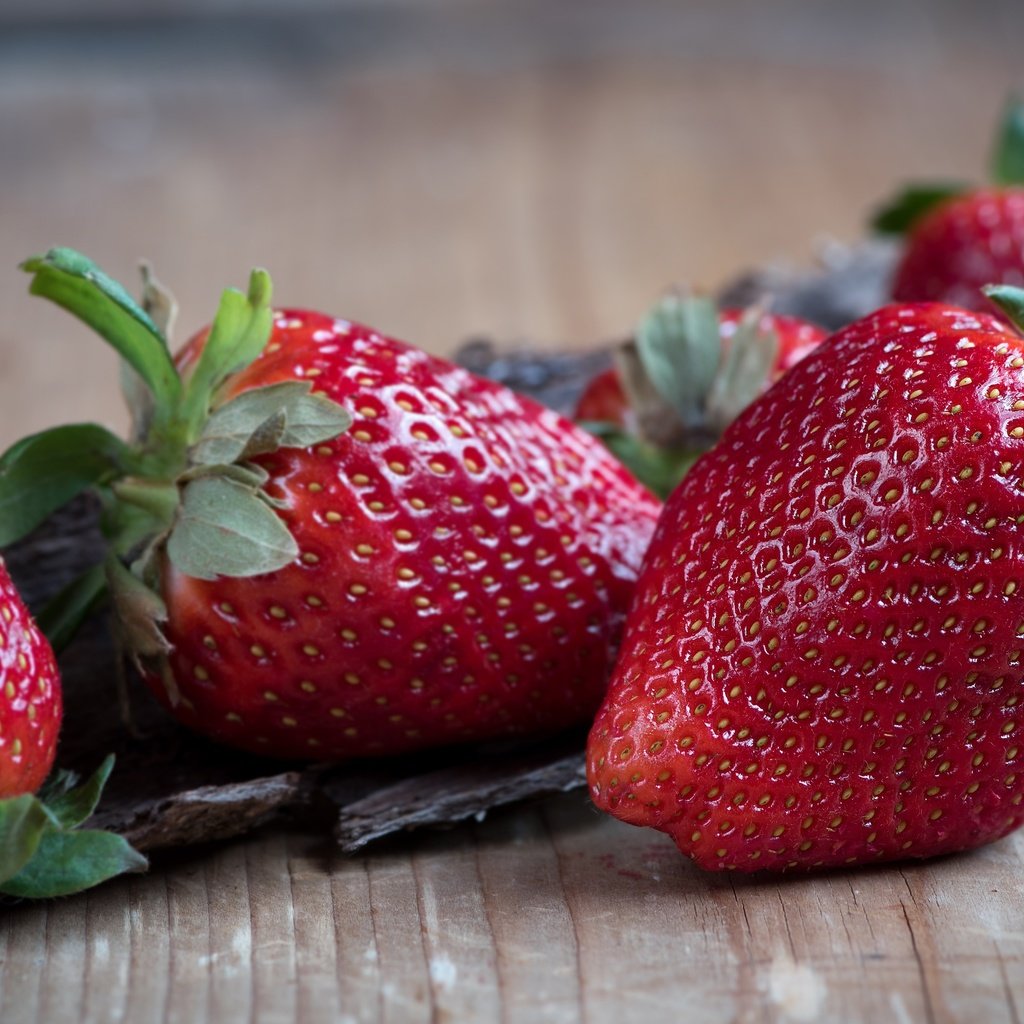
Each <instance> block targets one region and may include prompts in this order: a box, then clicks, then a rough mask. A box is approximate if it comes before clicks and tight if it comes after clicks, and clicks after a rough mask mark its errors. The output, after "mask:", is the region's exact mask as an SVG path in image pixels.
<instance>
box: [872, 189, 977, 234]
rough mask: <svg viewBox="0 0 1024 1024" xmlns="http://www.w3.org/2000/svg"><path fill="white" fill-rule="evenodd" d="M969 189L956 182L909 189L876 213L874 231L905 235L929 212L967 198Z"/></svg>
mask: <svg viewBox="0 0 1024 1024" xmlns="http://www.w3.org/2000/svg"><path fill="white" fill-rule="evenodd" d="M968 188H969V186H968V185H963V184H957V183H955V182H935V183H934V184H928V185H908V186H907V187H906V188H905V189H903V191H902V192H900V193H899V194H898V195H897V196H895V197H894V198H893V199H891V200H890V201H889V202H888V203H886V204H885V205H884V206H882V207H881V208H880V209H878V210H877V211H876V212H875V215H874V216H873V217H872V219H871V227H872V228H873V229H874V230H875V231H877V232H878V233H879V234H882V235H905V234H906V233H907V232H908V231H909V230H910V229H911V228H912V227H913V226H914V225H915V224H916V223H917V222H918V221H919V220H920V219H921V218H922V217H923V216H924V215H925V214H926V213H928V211H929V210H931V209H933V208H934V207H936V206H938V204H939V203H941V202H944V201H945V200H947V199H953V198H955V197H956V196H959V195H963V193H964V192H966V191H967V190H968Z"/></svg>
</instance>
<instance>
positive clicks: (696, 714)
mask: <svg viewBox="0 0 1024 1024" xmlns="http://www.w3.org/2000/svg"><path fill="white" fill-rule="evenodd" d="M992 294H993V296H994V297H995V298H996V299H997V300H998V301H999V302H1000V303H1001V305H1002V306H1003V308H1004V309H1005V310H1006V311H1007V312H1008V315H1009V316H1012V317H1013V318H1014V319H1015V320H1016V322H1017V323H1024V292H1020V291H1017V290H1015V289H1010V288H1002V289H994V290H992ZM1022 368H1024V341H1022V339H1021V337H1020V336H1019V335H1018V334H1017V333H1016V332H1015V331H1014V330H1013V329H1011V327H1009V326H1008V325H1005V324H1003V323H1001V322H1000V321H999V320H997V319H996V318H994V317H991V316H987V315H983V314H974V313H970V312H967V311H964V310H960V309H955V308H951V307H947V306H943V305H937V304H927V305H916V306H915V305H910V306H898V305H897V306H889V307H886V308H884V309H882V310H880V311H879V312H877V313H874V314H873V315H871V316H868V317H866V318H865V319H863V320H860V321H858V322H856V323H855V324H853V325H851V326H849V327H847V328H845V329H844V330H842V331H840V332H838V333H837V334H836V335H834V336H833V337H832V338H831V339H829V340H828V341H827V342H826V343H824V344H823V345H822V346H820V347H819V348H818V350H817V351H816V352H815V353H813V354H812V355H811V356H809V357H808V358H807V359H806V360H804V361H803V362H802V363H801V364H800V365H799V366H797V367H795V368H794V369H793V370H792V371H790V373H789V374H787V376H786V377H785V379H784V380H783V381H781V382H780V383H779V384H778V385H776V387H774V388H773V389H772V390H770V391H769V392H768V393H767V394H765V395H764V396H763V397H762V398H760V399H759V400H758V401H756V402H755V403H754V404H753V405H751V406H750V407H749V408H748V409H747V410H746V411H745V412H744V413H743V414H742V415H741V416H740V417H739V418H738V419H737V420H736V421H735V422H734V423H733V424H732V426H731V427H730V428H729V429H728V430H727V431H726V433H725V435H724V436H723V438H722V440H721V442H720V443H719V444H718V446H717V447H716V448H714V449H713V450H712V451H711V452H709V453H708V454H706V455H705V456H704V457H703V458H701V459H700V460H699V461H698V463H697V464H696V465H695V466H694V468H693V469H692V470H691V472H690V473H689V475H688V476H687V477H686V479H685V480H684V482H683V484H682V485H681V486H680V487H679V489H678V490H677V491H676V492H675V493H674V494H673V495H672V496H671V497H670V499H669V501H668V503H667V504H666V506H665V509H664V512H663V515H662V517H661V520H660V522H659V526H658V529H657V531H656V533H655V536H654V538H653V540H652V543H651V546H650V549H649V550H648V553H647V556H646V558H645V562H644V568H643V570H642V572H641V576H640V580H639V582H638V585H637V593H636V597H635V599H634V604H633V607H632V610H631V613H630V617H629V619H628V621H627V626H626V631H625V635H624V638H623V644H622V649H621V653H620V656H619V660H618V663H617V665H616V668H615V671H614V674H613V679H612V682H611V684H610V688H609V692H608V695H607V698H606V700H605V703H604V705H603V706H602V708H601V710H600V711H599V713H598V715H597V718H596V721H595V723H594V726H593V729H592V731H591V734H590V738H589V743H588V775H589V783H590V787H591V793H592V796H593V799H594V801H595V802H596V804H597V805H598V806H599V807H600V808H602V809H604V810H607V811H609V812H611V813H613V814H615V815H616V816H618V817H620V818H622V819H623V820H625V821H628V822H631V823H633V824H637V825H649V826H652V827H654V828H657V829H660V830H662V831H664V832H667V833H668V834H669V835H671V836H672V838H673V839H674V840H675V842H676V843H677V844H678V846H679V847H680V849H681V850H682V851H683V852H684V853H685V854H687V855H688V856H690V857H692V858H693V859H694V860H695V861H696V862H697V863H698V864H699V865H700V866H702V867H704V868H708V869H738V870H741V871H753V870H757V869H773V870H779V869H786V868H813V867H821V866H828V865H838V864H854V863H864V862H876V861H882V860H888V859H894V858H903V857H927V856H931V855H935V854H941V853H947V852H951V851H955V850H963V849H968V848H971V847H975V846H978V845H980V844H982V843H987V842H990V841H992V840H995V839H998V838H999V837H1000V836H1003V835H1005V834H1006V833H1008V832H1010V831H1011V830H1012V829H1014V828H1016V827H1017V826H1018V825H1020V824H1021V823H1022V822H1024V807H1022V801H1024V743H1022V739H1024V725H1022V718H1021V705H1020V700H1021V696H1022V692H1021V683H1022V669H1021V658H1022V649H1024V643H1022V636H1024V602H1022V594H1024V591H1022V589H1021V586H1022V582H1024V543H1022V539H1021V526H1022V523H1024V502H1022V497H1021V492H1022V490H1024V372H1022Z"/></svg>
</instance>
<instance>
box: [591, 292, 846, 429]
mask: <svg viewBox="0 0 1024 1024" xmlns="http://www.w3.org/2000/svg"><path fill="white" fill-rule="evenodd" d="M744 315H745V310H742V309H723V310H722V311H721V312H720V313H719V321H720V325H721V333H722V341H723V343H728V339H729V338H731V337H732V336H733V334H735V332H736V328H737V326H738V325H739V322H740V320H742V319H743V316H744ZM760 327H761V330H762V331H765V332H773V333H775V334H776V335H777V337H778V339H779V353H778V356H777V357H776V359H775V366H774V368H773V370H772V375H771V379H770V380H768V381H766V382H765V387H766V388H767V387H768V386H769V385H770V384H772V383H774V382H775V381H777V380H778V379H779V377H781V376H782V375H783V374H784V373H785V372H786V371H787V370H789V369H791V368H792V367H793V366H795V365H796V364H797V363H798V362H799V361H800V360H801V359H803V358H804V356H806V355H808V354H809V353H810V352H812V351H813V350H814V349H815V348H816V347H817V346H818V345H820V344H821V342H823V341H824V340H825V338H827V337H828V332H827V331H825V330H823V329H822V328H821V327H819V326H818V325H817V324H812V323H810V322H809V321H807V320H801V319H799V318H798V317H794V316H783V315H780V314H775V313H765V314H763V316H762V317H761V320H760ZM573 418H574V419H576V420H578V421H579V422H581V423H582V422H588V421H590V422H603V423H613V424H614V425H615V426H617V427H622V428H624V429H626V430H634V429H635V426H636V424H635V419H636V418H635V416H634V414H633V412H632V410H631V409H630V407H629V399H628V398H627V397H626V393H625V391H624V390H623V388H622V382H621V381H620V379H619V375H618V372H617V371H616V370H615V369H610V370H604V371H603V372H602V373H599V374H597V375H596V376H594V377H593V378H592V379H591V380H590V382H589V383H588V384H587V386H586V388H585V389H584V391H583V394H582V395H580V399H579V401H578V403H577V404H576V411H575V412H574V413H573Z"/></svg>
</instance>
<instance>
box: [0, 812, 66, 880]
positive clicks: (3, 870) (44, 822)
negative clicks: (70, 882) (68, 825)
mask: <svg viewBox="0 0 1024 1024" xmlns="http://www.w3.org/2000/svg"><path fill="white" fill-rule="evenodd" d="M52 827H53V819H52V818H51V817H50V815H49V814H47V812H46V808H45V807H43V805H42V804H41V803H40V802H39V801H38V800H37V799H36V798H35V797H34V796H32V794H31V793H26V794H25V795H24V796H16V797H11V798H9V799H7V800H0V885H2V883H4V882H6V881H7V880H8V879H9V878H13V877H14V876H15V875H17V874H18V872H19V871H21V869H22V868H23V867H24V866H25V865H26V864H27V863H28V862H29V860H30V859H31V858H32V856H33V855H34V854H35V852H36V850H37V849H38V848H39V843H40V841H41V840H42V838H43V833H44V832H46V830H47V829H48V828H52Z"/></svg>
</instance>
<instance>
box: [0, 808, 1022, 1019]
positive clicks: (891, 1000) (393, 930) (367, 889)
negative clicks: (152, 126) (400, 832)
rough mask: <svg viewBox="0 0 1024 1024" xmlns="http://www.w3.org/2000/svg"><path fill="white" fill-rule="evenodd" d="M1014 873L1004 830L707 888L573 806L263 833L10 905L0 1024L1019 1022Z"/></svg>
mask: <svg viewBox="0 0 1024 1024" xmlns="http://www.w3.org/2000/svg"><path fill="white" fill-rule="evenodd" d="M1022 877H1024V837H1020V836H1018V837H1015V838H1012V839H1009V840H1006V841H1004V842H1002V843H1000V844H997V845H996V846H993V847H991V848H989V849H987V850H982V851H978V852H976V853H973V854H968V855H964V856H960V857H950V858H946V859H945V860H942V861H937V862H933V863H927V864H916V865H915V864H908V865H902V866H900V865H897V866H889V867H880V868H877V869H873V870H862V871H845V872H840V873H831V874H821V875H816V876H810V877H801V876H794V877H791V878H789V877H787V878H782V879H776V878H746V877H742V876H735V875H707V874H704V873H702V872H700V871H698V870H697V869H695V868H694V867H693V866H692V865H690V863H689V862H688V861H686V860H685V859H684V858H683V857H681V856H680V855H679V854H678V852H677V851H676V850H675V847H674V846H673V845H672V844H671V843H670V842H669V841H668V840H667V839H666V838H665V837H664V836H660V835H658V834H657V833H654V832H651V831H649V830H642V829H634V828H630V827H629V826H626V825H623V824H621V823H619V822H615V821H612V820H611V819H607V818H603V817H601V816H600V815H598V814H597V812H595V811H594V810H593V809H592V808H591V807H590V806H589V805H588V804H587V803H586V801H585V799H584V797H583V795H582V794H579V793H576V794H566V795H564V796H559V797H554V798H551V799H548V800H546V801H544V802H543V803H541V804H540V805H538V807H537V809H518V810H508V811H501V812H499V813H497V814H495V815H494V817H493V818H492V819H490V820H488V821H485V822H484V823H482V824H478V825H468V826H463V827H460V828H457V829H453V830H452V831H450V832H446V833H441V834H437V835H417V836H411V837H410V838H409V839H408V840H407V841H404V842H394V843H391V844H389V845H388V846H387V847H386V848H384V849H381V850H377V851H372V852H367V853H362V854H358V855H356V856H353V857H351V858H347V857H337V856H332V855H330V854H328V853H327V851H325V850H324V848H323V846H322V844H321V843H320V842H319V841H318V840H316V839H315V838H313V837H310V836H306V835H296V834H288V833H284V832H275V833H272V834H270V835H269V836H266V837H262V838H252V839H249V840H247V841H245V842H239V843H235V844H231V845H227V846H225V847H223V848H221V849H219V850H217V851H214V852H213V853H212V854H211V856H210V858H209V860H197V859H189V860H185V861H183V862H181V863H177V864H170V865H168V866H167V867H165V868H164V869H163V870H162V871H161V872H159V873H157V874H155V875H153V876H151V877H148V878H144V879H130V880H129V879H125V880H121V881H118V882H115V883H113V884H111V885H110V886H108V887H107V888H106V889H105V890H103V891H102V893H96V894H93V895H92V896H90V897H89V898H88V899H84V900H64V901H60V902H56V903H52V904H49V905H47V906H41V907H32V906H22V907H16V908H13V909H11V910H9V911H7V913H6V915H5V918H6V920H5V922H4V928H3V937H2V943H3V944H2V945H0V950H2V956H3V961H4V962H3V968H2V969H3V973H2V975H0V995H2V998H3V1002H2V1003H0V1017H2V1019H3V1020H4V1022H5V1024H8V1022H10V1024H22V1022H29V1021H61V1020H65V1019H75V1020H77V1019H79V1014H80V1013H81V1019H84V1020H96V1021H102V1020H110V1019H126V1020H131V1021H132V1022H133V1024H134V1022H136V1021H140V1022H145V1021H163V1020H168V1021H197V1020H209V1021H217V1022H221V1021H223V1022H225V1024H234V1022H242V1021H250V1020H255V1021H259V1022H265V1024H276V1022H278V1021H290V1020H300V1021H303V1022H304V1024H305V1022H310V1021H312V1022H319V1021H344V1022H350V1021H359V1022H364V1021H424V1022H426V1021H432V1020H449V1021H456V1020H498V1019H502V1020H507V1021H510V1022H519V1021H522V1022H524V1024H525V1022H533V1021H543V1022H552V1024H563V1022H564V1024H570V1022H576V1021H583V1020H585V1021H588V1022H596V1024H602V1022H605V1021H607V1022H613V1021H614V1022H622V1021H627V1022H628V1021H641V1020H649V1019H656V1018H657V1017H658V1016H659V1015H660V1016H662V1017H664V1018H665V1019H675V1017H674V1016H673V1014H677V1013H678V1012H679V1008H680V1006H681V1005H685V1006H686V1007H687V1012H688V1014H689V1019H693V1020H695V1021H712V1020H735V1021H740V1022H747V1021H749V1022H752V1024H753V1022H757V1024H762V1022H766V1021H767V1022H773V1021H778V1022H780V1024H785V1022H790V1021H818V1020H837V1021H838V1020H842V1021H844V1022H849V1024H862V1022H863V1024H873V1022H876V1021H880V1020H892V1021H897V1022H905V1021H912V1022H917V1021H925V1022H936V1024H940V1022H952V1021H962V1020H965V1019H970V1018H975V1017H976V1018H977V1019H978V1020H984V1021H985V1022H986V1024H988V1022H992V1024H1019V1021H1020V1019H1021V1018H1020V1007H1021V1005H1022V1001H1024V886H1022V883H1021V881H1020V879H1021V878H1022ZM83 953H84V956H83ZM83 1008H84V1011H83Z"/></svg>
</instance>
